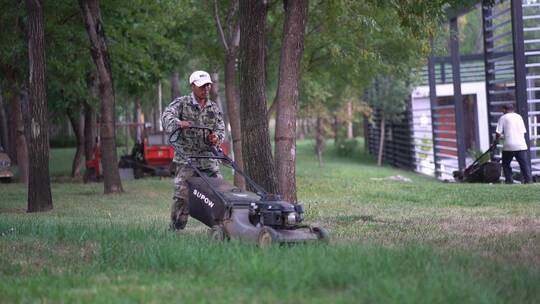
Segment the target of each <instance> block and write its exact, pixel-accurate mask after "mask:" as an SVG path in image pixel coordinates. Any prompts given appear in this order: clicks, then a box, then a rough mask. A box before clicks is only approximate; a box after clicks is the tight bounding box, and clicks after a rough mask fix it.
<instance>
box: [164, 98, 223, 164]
mask: <svg viewBox="0 0 540 304" xmlns="http://www.w3.org/2000/svg"><path fill="white" fill-rule="evenodd" d="M180 120H184V121H188V122H190V123H191V124H192V125H199V126H205V127H208V128H210V129H212V130H213V132H214V133H216V135H217V136H218V137H219V141H220V142H223V140H224V139H225V124H224V123H223V115H222V114H221V110H220V109H219V106H218V104H217V103H215V102H213V101H211V100H210V99H208V101H207V102H206V105H205V106H204V108H202V109H201V108H200V107H199V105H198V103H197V101H196V100H195V97H194V96H193V94H190V95H186V96H182V97H178V98H176V99H175V100H173V101H172V102H171V104H170V105H169V106H167V107H166V108H165V110H164V111H163V114H162V115H161V121H162V123H163V127H164V128H165V131H167V132H169V133H170V132H173V131H174V130H176V129H177V128H178V127H179V122H180ZM203 133H205V134H203ZM180 135H181V136H180V137H179V140H178V142H177V144H176V145H175V147H174V148H175V153H174V162H175V163H178V164H180V165H185V164H186V160H185V159H184V158H183V157H182V154H183V155H186V156H188V155H201V156H211V155H212V153H211V152H209V151H208V148H209V146H208V144H207V142H208V141H207V139H206V138H205V135H208V132H207V131H206V132H204V131H203V130H197V129H189V128H188V129H183V130H182V131H181V134H180ZM193 163H194V164H195V165H196V166H197V167H198V168H199V169H203V170H206V169H209V170H212V171H217V170H218V169H219V162H218V161H217V160H213V159H212V160H211V159H200V160H194V161H193Z"/></svg>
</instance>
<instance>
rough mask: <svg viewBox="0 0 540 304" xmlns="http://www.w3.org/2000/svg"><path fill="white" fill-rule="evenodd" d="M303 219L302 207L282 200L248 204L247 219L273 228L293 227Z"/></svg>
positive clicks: (254, 223)
mask: <svg viewBox="0 0 540 304" xmlns="http://www.w3.org/2000/svg"><path fill="white" fill-rule="evenodd" d="M303 220H304V207H303V206H302V205H300V204H296V205H295V204H291V203H288V202H284V201H260V202H256V203H251V204H250V206H249V221H250V222H251V223H252V224H253V225H256V224H257V223H261V225H264V226H271V227H274V228H294V227H296V226H297V225H299V224H300V223H301V222H302V221H303Z"/></svg>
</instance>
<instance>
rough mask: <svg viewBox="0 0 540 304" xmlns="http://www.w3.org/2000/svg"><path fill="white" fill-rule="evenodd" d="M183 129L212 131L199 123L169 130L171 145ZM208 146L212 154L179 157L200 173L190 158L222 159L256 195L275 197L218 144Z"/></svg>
mask: <svg viewBox="0 0 540 304" xmlns="http://www.w3.org/2000/svg"><path fill="white" fill-rule="evenodd" d="M184 129H201V130H204V131H203V132H205V131H209V132H210V133H211V132H213V130H212V129H210V128H208V127H205V126H200V125H192V124H190V125H189V127H187V128H180V127H179V128H177V129H175V130H174V131H172V132H171V135H169V143H170V144H171V145H172V146H176V145H175V144H176V142H177V141H178V137H179V135H177V133H179V132H180V131H182V130H184ZM175 135H177V138H176V139H174V140H173V138H174V136H175ZM204 137H205V138H206V137H207V135H206V132H205V133H204ZM209 146H210V148H209V150H210V152H212V154H214V156H196V155H185V154H183V153H180V154H181V157H182V158H184V159H185V160H186V162H187V163H188V166H190V167H192V168H194V169H195V171H196V172H197V173H198V174H199V175H201V172H199V170H198V169H197V168H196V166H194V165H193V163H192V162H191V159H219V160H224V161H226V162H227V163H229V164H230V165H231V166H232V167H233V169H234V170H235V171H236V172H238V173H239V174H240V175H242V176H243V177H244V178H245V179H246V181H247V183H248V184H249V185H250V186H251V187H253V189H255V192H256V194H257V195H259V196H261V197H262V198H265V199H267V198H270V197H276V196H272V195H270V194H269V193H268V192H266V190H264V189H263V188H262V187H261V186H259V185H258V184H257V183H255V181H253V180H252V179H251V178H250V177H249V176H247V175H246V174H245V173H244V172H243V171H242V170H240V168H238V165H237V164H236V163H235V162H234V161H233V160H232V159H231V158H230V157H228V156H227V155H225V154H224V153H223V150H222V149H221V148H220V147H219V146H215V145H209Z"/></svg>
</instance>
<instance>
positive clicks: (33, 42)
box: [26, 0, 53, 212]
mask: <svg viewBox="0 0 540 304" xmlns="http://www.w3.org/2000/svg"><path fill="white" fill-rule="evenodd" d="M26 9H27V11H28V62H29V68H30V71H29V73H28V75H29V77H28V92H29V96H28V97H29V110H30V112H29V113H30V118H31V123H30V128H29V130H27V134H28V135H29V137H28V138H29V152H30V153H29V164H30V167H29V174H28V176H29V181H28V209H27V211H28V212H40V211H46V210H51V209H52V208H53V201H52V195H51V182H50V177H49V125H48V111H47V95H46V85H45V66H46V63H45V23H44V18H43V1H41V0H26Z"/></svg>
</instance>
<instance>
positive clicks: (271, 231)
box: [162, 71, 329, 246]
mask: <svg viewBox="0 0 540 304" xmlns="http://www.w3.org/2000/svg"><path fill="white" fill-rule="evenodd" d="M190 83H191V88H192V92H193V94H192V95H191V96H184V97H180V98H178V99H176V100H174V101H173V102H172V103H171V104H170V105H169V106H168V107H167V108H166V109H165V112H164V113H163V117H162V119H163V124H164V125H165V128H166V130H167V131H169V132H170V133H171V134H170V136H169V142H170V143H171V145H172V146H173V147H174V148H175V158H174V161H175V162H176V163H178V167H177V171H176V177H175V180H174V181H175V191H174V195H173V203H172V206H171V229H173V230H179V229H184V227H185V225H186V222H187V219H188V216H192V217H193V218H195V219H197V220H198V221H200V222H202V223H204V224H205V225H207V226H208V227H210V230H209V232H210V236H211V237H212V238H213V239H216V240H225V239H228V238H238V239H242V240H248V241H257V242H258V244H259V245H260V246H266V245H269V244H273V243H280V244H281V243H295V242H305V241H328V239H329V237H328V232H327V231H326V230H325V229H324V228H321V227H312V226H308V225H304V224H302V221H303V219H304V208H303V206H302V205H301V204H293V203H290V202H287V201H283V200H282V199H281V197H280V196H279V195H277V194H273V193H268V192H266V191H265V190H264V189H263V188H262V187H261V186H259V185H257V184H256V183H255V182H254V181H253V180H252V179H251V178H249V176H247V175H245V174H244V173H243V172H242V170H240V169H239V168H238V166H237V165H236V163H235V162H234V161H233V160H232V159H230V158H229V157H228V156H227V155H225V154H223V152H222V151H221V149H220V148H219V145H218V143H219V142H220V141H221V140H223V136H224V132H223V130H224V124H223V120H222V118H221V112H220V111H219V109H218V108H217V105H216V104H215V103H213V102H211V101H209V100H208V97H207V96H208V90H209V85H210V83H211V81H210V77H209V76H208V73H206V72H202V71H197V72H194V73H193V74H192V75H191V77H190ZM218 161H223V163H224V164H225V165H230V166H231V167H232V168H233V169H234V170H235V171H236V172H237V173H239V174H240V175H242V176H243V177H244V178H245V180H246V182H247V184H248V185H249V186H250V187H251V189H254V191H255V192H250V191H244V190H242V189H239V188H237V187H235V186H233V185H231V184H230V183H228V182H226V181H224V180H223V178H222V177H221V174H220V173H219V167H218Z"/></svg>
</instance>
